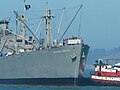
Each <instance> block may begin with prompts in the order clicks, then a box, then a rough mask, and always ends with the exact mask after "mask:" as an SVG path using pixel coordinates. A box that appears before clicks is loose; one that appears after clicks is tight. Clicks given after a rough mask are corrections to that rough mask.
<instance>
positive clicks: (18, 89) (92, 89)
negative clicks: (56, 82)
mask: <svg viewBox="0 0 120 90" xmlns="http://www.w3.org/2000/svg"><path fill="white" fill-rule="evenodd" d="M0 90H120V87H113V86H111V87H110V86H109V87H108V86H106V87H103V86H15V85H13V86H10V85H0Z"/></svg>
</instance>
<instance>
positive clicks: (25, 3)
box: [23, 0, 26, 18]
mask: <svg viewBox="0 0 120 90" xmlns="http://www.w3.org/2000/svg"><path fill="white" fill-rule="evenodd" d="M25 5H26V0H24V8H23V9H24V18H26V9H25Z"/></svg>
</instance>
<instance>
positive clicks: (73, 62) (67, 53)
mask: <svg viewBox="0 0 120 90" xmlns="http://www.w3.org/2000/svg"><path fill="white" fill-rule="evenodd" d="M88 50H89V46H88V45H83V44H79V45H68V46H62V47H56V48H51V49H43V50H37V51H32V52H24V53H21V54H15V55H11V56H7V57H0V84H30V85H32V84H37V85H56V84H57V85H73V84H74V85H77V84H78V85H79V84H80V83H79V80H80V78H81V77H82V74H83V71H84V65H85V62H86V58H87V53H88ZM83 54H84V55H83Z"/></svg>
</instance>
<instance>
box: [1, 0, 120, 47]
mask: <svg viewBox="0 0 120 90" xmlns="http://www.w3.org/2000/svg"><path fill="white" fill-rule="evenodd" d="M26 1H27V3H28V4H31V7H32V8H31V11H32V10H33V11H39V10H42V9H43V8H45V2H46V1H48V2H49V7H50V8H52V9H62V8H63V7H66V8H72V7H76V6H78V5H80V4H83V7H82V22H81V29H80V30H81V31H80V36H81V37H82V38H83V39H84V41H85V43H87V44H89V45H90V47H91V49H95V48H105V49H112V48H115V47H119V46H120V0H26ZM22 7H23V0H1V2H0V11H1V13H0V20H2V19H6V18H8V17H13V16H14V14H13V10H20V11H21V10H23V8H22ZM71 13H72V12H71ZM73 15H74V14H73ZM72 17H73V16H72ZM64 18H65V17H64ZM78 23H79V22H78ZM73 27H74V31H71V33H72V32H76V33H77V32H78V30H77V31H75V29H76V26H74V25H73Z"/></svg>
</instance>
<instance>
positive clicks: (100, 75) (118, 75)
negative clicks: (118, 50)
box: [91, 59, 120, 86]
mask: <svg viewBox="0 0 120 90" xmlns="http://www.w3.org/2000/svg"><path fill="white" fill-rule="evenodd" d="M94 66H95V68H94V74H92V75H91V80H92V81H93V83H94V85H117V86H119V85H120V63H117V64H115V65H110V64H106V63H103V60H102V59H100V60H99V61H96V64H94Z"/></svg>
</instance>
